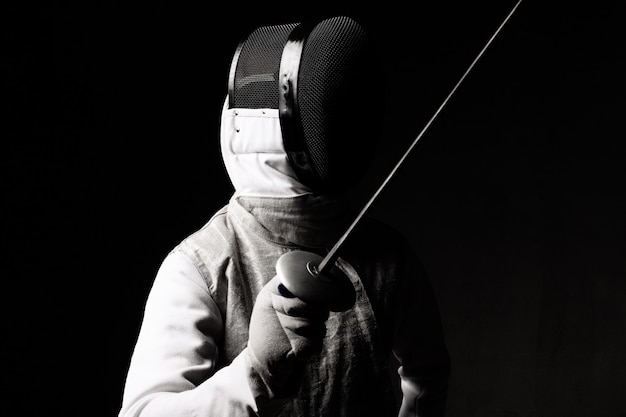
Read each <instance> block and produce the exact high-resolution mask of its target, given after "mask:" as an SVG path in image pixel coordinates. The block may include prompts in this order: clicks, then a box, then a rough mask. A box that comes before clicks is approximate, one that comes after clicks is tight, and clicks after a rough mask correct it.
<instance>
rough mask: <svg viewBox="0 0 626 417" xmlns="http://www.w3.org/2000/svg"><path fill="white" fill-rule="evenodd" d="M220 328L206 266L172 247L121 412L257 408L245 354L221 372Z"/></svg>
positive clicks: (138, 416)
mask: <svg viewBox="0 0 626 417" xmlns="http://www.w3.org/2000/svg"><path fill="white" fill-rule="evenodd" d="M222 330H223V322H222V317H221V315H220V312H219V310H218V308H217V306H216V304H215V302H214V301H213V299H212V298H211V296H210V294H209V292H208V289H207V286H206V283H205V281H204V280H203V278H202V277H201V275H200V273H199V272H198V271H197V270H196V269H195V267H194V266H193V264H192V263H191V262H190V261H189V260H188V259H187V258H186V257H185V256H184V255H182V254H180V253H172V254H170V255H168V257H167V258H166V259H165V260H164V262H163V264H162V265H161V267H160V269H159V271H158V273H157V275H156V277H155V280H154V283H153V286H152V288H151V290H150V294H149V296H148V299H147V302H146V306H145V311H144V317H143V321H142V324H141V329H140V332H139V336H138V339H137V342H136V345H135V349H134V352H133V354H132V357H131V362H130V366H129V370H128V374H127V379H126V384H125V387H124V393H123V399H122V407H121V410H120V412H119V417H178V416H180V417H183V416H185V417H187V416H192V415H194V416H196V415H197V416H203V417H211V416H225V415H228V416H254V415H256V405H255V402H254V399H253V397H252V394H251V391H250V388H249V385H248V380H247V373H246V369H249V363H246V361H247V360H248V359H247V356H246V355H239V356H238V357H237V358H235V360H234V361H233V362H232V363H231V364H230V365H229V366H226V367H224V368H222V369H220V370H218V371H217V372H216V362H217V355H218V349H217V343H216V340H218V339H219V337H220V335H221V334H222Z"/></svg>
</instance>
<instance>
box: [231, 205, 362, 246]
mask: <svg viewBox="0 0 626 417" xmlns="http://www.w3.org/2000/svg"><path fill="white" fill-rule="evenodd" d="M346 208H347V205H346V202H345V201H343V200H341V199H335V198H333V197H329V196H326V195H318V194H304V195H300V196H295V197H288V198H285V197H282V198H278V197H251V196H237V195H235V196H233V198H232V199H231V201H230V206H229V210H232V211H233V212H234V213H235V214H236V216H237V218H238V219H240V221H242V222H244V225H245V226H246V227H248V228H250V229H252V230H253V231H254V232H255V233H257V234H259V235H260V236H262V237H263V238H264V239H267V240H270V241H273V242H276V243H278V244H283V245H287V246H291V245H295V246H302V247H307V248H311V249H314V248H317V249H330V248H331V247H332V246H333V245H334V244H335V243H336V242H337V240H338V239H339V237H340V236H341V234H342V233H343V232H344V231H345V230H346V228H347V226H348V225H349V221H350V220H352V219H351V218H350V216H349V214H348V211H347V210H346Z"/></svg>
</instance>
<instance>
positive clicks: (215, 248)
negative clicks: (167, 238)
mask: <svg viewBox="0 0 626 417" xmlns="http://www.w3.org/2000/svg"><path fill="white" fill-rule="evenodd" d="M226 212H227V210H226V207H222V208H220V209H219V210H218V211H216V212H215V214H213V216H211V218H210V219H209V220H208V221H207V222H206V223H205V224H204V225H202V227H200V228H199V229H198V230H196V231H194V232H193V233H191V234H189V235H188V236H187V237H186V238H184V239H183V240H182V241H181V242H180V243H179V244H178V245H177V246H176V247H175V248H174V249H173V250H172V251H173V252H175V251H179V252H182V253H184V254H185V255H187V257H189V258H191V260H192V261H194V263H202V264H210V263H212V262H218V263H219V262H220V259H222V258H223V257H227V256H228V252H229V251H230V250H231V248H232V242H233V239H234V236H233V233H232V232H231V228H230V226H229V222H228V219H227V215H226Z"/></svg>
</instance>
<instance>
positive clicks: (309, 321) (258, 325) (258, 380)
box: [247, 276, 329, 414]
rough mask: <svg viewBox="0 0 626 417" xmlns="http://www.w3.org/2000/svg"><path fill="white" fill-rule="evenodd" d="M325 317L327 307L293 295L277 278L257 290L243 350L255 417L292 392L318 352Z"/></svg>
mask: <svg viewBox="0 0 626 417" xmlns="http://www.w3.org/2000/svg"><path fill="white" fill-rule="evenodd" d="M328 315H329V308H328V306H325V305H318V304H315V305H314V304H310V303H306V302H304V301H302V300H301V299H299V298H297V297H295V296H293V295H292V294H291V293H290V292H289V291H287V290H286V288H285V287H283V285H282V284H281V281H280V280H279V278H278V276H275V277H274V278H273V279H272V280H270V281H269V282H268V283H267V284H266V285H265V286H264V287H263V289H262V290H261V292H260V293H259V295H258V296H257V299H256V302H255V304H254V308H253V310H252V316H251V318H250V328H249V339H248V349H247V350H248V356H249V359H250V363H251V370H250V372H249V375H248V380H249V383H250V387H251V390H252V393H253V396H254V398H255V401H256V403H257V407H258V408H259V413H260V414H261V412H262V411H264V410H265V411H267V412H270V413H271V412H272V410H274V411H275V410H277V409H279V408H280V407H282V406H283V405H284V404H285V403H286V402H287V401H289V400H290V399H291V398H293V397H294V396H295V395H296V394H297V393H298V389H299V384H300V379H301V377H302V374H303V372H304V364H305V362H306V361H307V360H308V359H309V358H310V357H311V356H312V355H314V354H316V353H318V352H319V351H320V350H321V348H322V344H323V339H324V336H325V334H326V319H327V318H328Z"/></svg>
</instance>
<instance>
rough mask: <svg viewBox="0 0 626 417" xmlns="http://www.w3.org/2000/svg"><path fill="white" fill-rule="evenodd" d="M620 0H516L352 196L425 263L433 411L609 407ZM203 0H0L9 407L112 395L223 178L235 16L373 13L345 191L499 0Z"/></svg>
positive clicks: (623, 409) (596, 410) (107, 406)
mask: <svg viewBox="0 0 626 417" xmlns="http://www.w3.org/2000/svg"><path fill="white" fill-rule="evenodd" d="M363 3H365V2H363ZM407 4H408V3H407ZM617 5H618V2H617V1H614V2H595V3H589V2H582V3H580V4H578V5H576V4H566V5H558V6H557V4H556V3H554V4H552V6H551V7H549V6H548V5H547V4H546V2H531V1H527V2H523V3H522V4H521V6H520V7H519V10H518V11H517V12H516V14H515V15H514V16H513V18H512V19H511V21H510V22H509V24H508V25H507V26H506V27H505V28H504V29H503V31H502V32H501V34H500V35H499V36H498V37H497V38H496V39H495V41H494V42H493V44H492V45H491V47H490V48H489V49H488V50H487V52H486V53H485V55H484V56H483V58H482V59H481V60H480V61H479V62H478V64H477V65H476V67H475V68H474V70H473V71H472V72H471V73H470V75H469V76H468V77H467V79H466V80H465V82H464V84H463V85H462V86H461V87H460V88H459V90H458V91H457V92H456V94H455V95H454V96H453V98H452V99H451V100H450V102H449V103H448V105H447V106H446V107H445V108H444V110H443V111H442V112H441V114H440V115H439V117H438V118H437V119H436V121H435V122H434V123H433V125H431V127H430V128H429V130H428V131H427V134H426V135H425V136H424V137H423V139H422V140H421V141H420V142H419V145H418V146H417V147H416V149H415V150H414V152H413V153H412V154H411V157H410V158H409V159H408V160H407V162H406V164H405V165H403V167H402V168H401V169H400V170H399V172H398V176H397V177H396V178H395V179H394V180H393V181H391V182H390V184H389V186H388V187H387V188H386V189H385V192H384V193H383V194H382V195H381V197H380V199H379V200H377V202H376V203H375V204H374V206H373V207H372V209H371V214H372V215H374V216H376V217H379V218H381V219H384V220H385V221H387V222H389V223H391V224H393V225H395V226H397V227H398V228H400V229H401V230H403V231H404V232H405V233H406V234H407V236H409V238H410V240H411V242H412V243H413V244H414V246H415V248H416V250H417V251H418V253H419V254H420V256H421V258H422V260H423V262H424V264H425V266H426V269H427V270H428V272H429V274H430V276H431V279H432V282H433V286H434V288H435V292H436V295H437V297H438V300H439V302H440V306H441V314H442V320H443V324H444V327H445V332H446V338H447V340H448V344H449V349H450V352H451V355H452V360H453V375H452V381H451V390H450V397H449V407H448V414H447V415H448V417H461V416H463V417H474V416H475V417H496V416H497V417H504V416H506V417H513V416H520V417H535V416H537V417H538V416H549V417H561V416H568V417H590V416H593V417H609V416H610V417H623V416H626V405H625V404H626V403H625V402H624V395H625V394H626V359H625V355H624V353H623V352H626V331H625V329H626V308H625V307H624V299H625V296H626V283H625V278H626V262H625V258H626V257H625V254H626V236H625V233H626V220H625V217H626V216H625V213H626V201H625V200H626V198H625V191H624V190H625V187H624V179H625V178H626V153H625V152H624V151H623V150H622V148H623V146H622V142H623V141H624V139H626V135H625V134H624V127H623V124H624V122H623V115H624V98H625V96H624V66H623V64H622V61H623V59H624V51H625V48H624V34H623V30H622V26H623V22H622V17H623V13H621V14H620V12H619V11H618V6H617ZM219 6H220V7H218V5H217V4H209V3H199V2H198V3H192V2H178V3H173V4H168V3H166V2H158V1H157V2H138V1H130V2H106V3H104V2H90V3H88V2H81V3H77V4H71V3H64V2H60V3H57V4H56V5H54V6H53V5H49V6H41V7H31V8H29V9H24V8H17V7H11V6H8V7H7V6H4V9H5V13H3V14H2V19H3V25H2V32H3V43H4V47H3V51H2V59H1V64H0V65H1V68H2V72H3V77H2V87H3V89H2V98H3V101H4V102H5V103H6V104H7V105H8V106H7V107H5V110H4V112H3V113H4V114H3V118H2V119H3V120H4V121H3V122H2V132H1V134H2V138H1V141H0V143H1V144H0V146H1V148H0V151H1V156H0V157H1V159H2V166H1V169H2V181H1V183H0V187H2V188H1V191H2V194H1V195H2V254H3V258H2V260H3V264H4V268H3V273H2V277H3V281H4V288H5V291H3V294H5V299H6V301H5V303H4V306H5V307H4V310H5V314H4V318H5V319H4V326H3V330H4V331H3V345H4V352H5V354H4V355H3V356H4V361H5V363H6V365H7V366H6V369H8V370H9V372H7V373H5V374H4V377H5V381H6V383H5V387H8V389H7V388H5V394H7V398H8V401H6V400H5V401H4V402H5V403H6V404H7V405H8V406H15V405H16V406H18V409H17V411H13V414H12V415H33V416H40V415H51V414H55V413H57V412H58V413H60V415H65V416H70V415H71V416H74V415H75V416H93V417H95V416H114V415H116V413H117V411H118V409H119V405H120V400H121V392H122V387H123V379H124V375H125V372H126V368H127V366H128V359H129V357H130V354H131V350H132V346H133V344H134V340H135V338H136V335H137V330H138V326H139V323H140V320H141V311H142V307H143V302H144V301H145V297H146V295H147V292H148V290H149V287H150V284H151V281H152V279H153V277H154V273H155V272H156V269H157V268H158V266H159V264H160V261H161V260H162V258H163V257H164V255H165V254H166V253H167V252H168V250H169V249H170V248H171V247H172V246H173V245H174V244H175V243H177V242H178V241H179V240H180V239H182V238H183V237H185V236H186V235H187V234H189V233H190V232H192V231H194V230H195V229H197V228H198V227H200V226H201V225H202V224H203V223H204V222H205V221H206V220H207V219H208V218H209V217H210V215H211V214H212V213H213V212H214V211H215V210H216V209H217V208H219V207H220V206H221V205H223V204H224V203H225V202H226V201H227V199H228V197H229V196H230V192H231V187H230V183H229V181H228V178H227V176H226V174H225V171H224V169H223V166H222V164H221V160H220V155H219V147H218V127H219V125H218V122H219V113H220V108H221V105H222V100H223V98H224V95H225V93H226V80H227V73H228V68H229V64H230V59H231V56H232V53H233V51H234V48H235V47H236V44H237V42H238V41H239V39H240V37H241V36H243V35H244V34H246V33H247V32H248V31H249V30H251V29H253V28H254V27H257V26H260V25H266V24H274V23H285V22H290V21H299V20H302V18H303V17H307V18H308V17H327V16H331V15H336V14H349V15H351V16H353V17H355V18H357V19H359V20H360V21H361V22H362V23H363V24H364V26H366V27H367V28H368V30H369V31H370V32H371V33H372V35H373V36H374V38H375V39H376V41H377V42H378V44H379V49H380V51H381V54H382V55H383V59H384V63H385V71H384V74H373V76H381V75H382V76H383V77H385V80H386V81H387V86H388V96H387V103H386V107H385V109H384V111H383V108H381V109H372V115H368V116H366V117H364V119H363V122H364V123H367V120H368V118H369V117H384V118H385V123H386V136H385V141H384V145H383V146H382V147H381V149H380V150H379V151H378V153H379V159H378V162H377V164H376V165H375V166H374V167H373V170H372V171H370V172H369V174H368V176H367V177H366V180H365V181H364V182H363V184H362V185H361V186H360V187H359V188H358V189H357V190H356V192H355V199H354V201H355V206H358V205H359V204H360V202H362V201H364V200H365V198H366V197H367V196H369V194H370V193H371V192H372V191H373V190H374V189H375V187H376V186H377V185H378V184H380V182H381V181H382V179H383V178H384V175H386V173H387V172H388V170H389V169H390V168H391V167H392V166H393V164H394V163H395V161H396V160H397V159H398V157H399V156H400V155H401V154H402V152H404V150H405V149H406V147H407V146H408V145H409V144H410V143H411V141H412V140H413V139H414V138H415V137H416V136H417V134H418V133H419V132H420V130H421V129H422V128H423V126H424V125H425V123H426V122H427V121H428V119H429V118H430V117H431V116H432V115H433V113H434V111H435V110H436V109H437V107H438V106H439V105H440V103H441V102H442V100H443V99H444V98H445V96H446V95H447V94H448V92H449V91H450V90H451V88H452V87H453V86H454V84H455V83H456V81H457V80H458V79H459V77H460V76H461V75H462V74H463V72H464V71H465V69H466V68H467V67H468V65H469V64H470V63H471V61H472V60H473V59H474V57H475V56H476V54H477V53H478V52H479V51H480V49H481V48H482V46H483V45H484V44H485V43H486V41H487V40H488V39H489V37H490V36H491V34H492V33H493V32H494V31H495V29H496V28H497V27H498V25H499V24H500V22H501V21H502V19H503V18H504V17H505V16H506V14H507V13H508V11H509V10H510V8H511V7H512V6H513V3H512V2H486V1H478V2H460V1H455V2H452V1H447V2H439V3H436V4H431V3H415V4H413V5H412V6H411V7H408V6H405V5H402V3H400V2H397V1H395V2H394V1H385V2H382V3H380V4H371V5H370V6H365V5H363V4H359V5H358V6H342V5H340V3H334V4H333V5H332V6H326V5H321V4H320V5H317V6H315V5H314V4H312V3H311V4H308V5H307V4H305V5H302V6H296V7H288V5H287V4H284V5H281V6H279V7H276V6H277V5H274V4H270V3H266V4H260V3H254V4H253V5H249V4H246V3H245V2H237V3H232V4H227V3H221V4H220V5H219ZM55 415H56V414H55Z"/></svg>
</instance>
